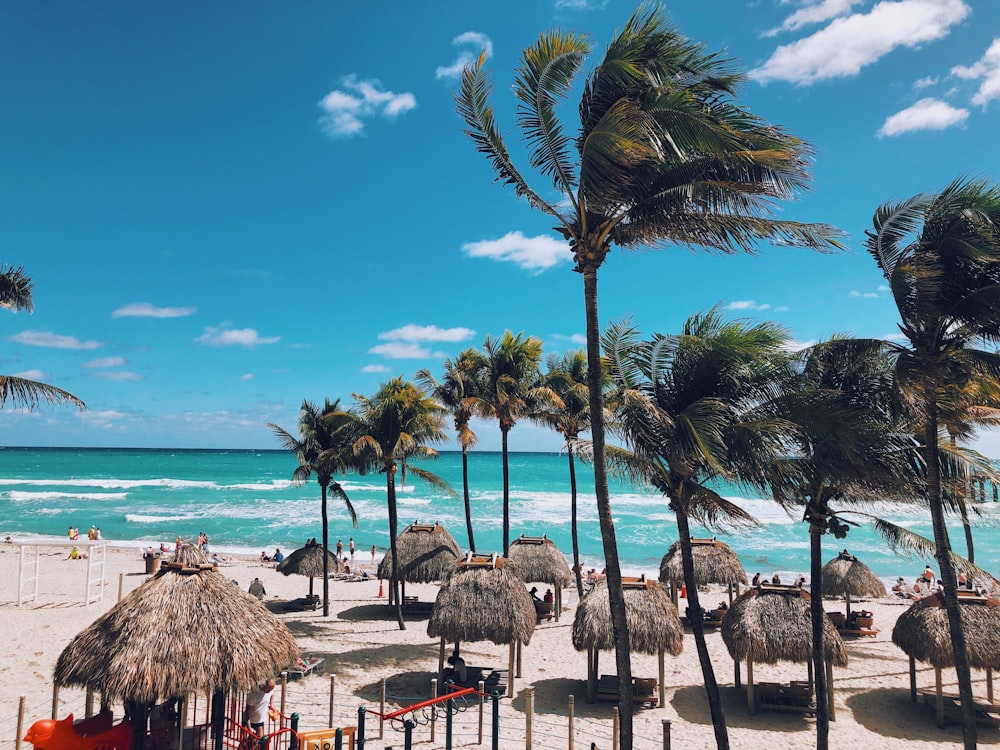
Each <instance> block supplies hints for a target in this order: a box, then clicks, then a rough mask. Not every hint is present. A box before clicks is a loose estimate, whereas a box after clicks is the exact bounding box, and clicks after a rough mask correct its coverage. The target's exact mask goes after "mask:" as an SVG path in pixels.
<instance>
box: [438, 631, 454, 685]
mask: <svg viewBox="0 0 1000 750" xmlns="http://www.w3.org/2000/svg"><path fill="white" fill-rule="evenodd" d="M455 647H456V648H458V641H455ZM438 679H439V680H442V681H443V680H444V636H443V635H442V636H441V647H440V648H439V649H438Z"/></svg>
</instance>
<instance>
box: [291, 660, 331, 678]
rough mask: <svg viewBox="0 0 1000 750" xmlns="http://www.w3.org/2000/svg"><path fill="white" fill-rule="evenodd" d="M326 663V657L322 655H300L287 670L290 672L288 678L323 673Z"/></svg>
mask: <svg viewBox="0 0 1000 750" xmlns="http://www.w3.org/2000/svg"><path fill="white" fill-rule="evenodd" d="M325 663H326V659H324V658H323V657H321V656H306V657H304V658H303V657H299V658H298V659H296V660H295V663H294V664H293V665H292V666H290V667H289V668H288V669H287V670H285V671H286V672H288V678H289V679H293V678H295V677H305V676H306V675H309V674H312V673H313V672H315V673H316V674H322V672H323V665H324V664H325Z"/></svg>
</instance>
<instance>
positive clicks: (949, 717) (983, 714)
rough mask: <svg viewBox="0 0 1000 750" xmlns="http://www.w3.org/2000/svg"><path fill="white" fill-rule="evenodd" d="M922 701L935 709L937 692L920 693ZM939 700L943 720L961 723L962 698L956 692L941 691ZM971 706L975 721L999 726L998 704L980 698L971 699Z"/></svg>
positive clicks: (999, 711) (999, 712)
mask: <svg viewBox="0 0 1000 750" xmlns="http://www.w3.org/2000/svg"><path fill="white" fill-rule="evenodd" d="M922 695H923V698H924V703H926V704H927V705H928V706H930V707H931V708H933V709H935V710H936V709H937V693H933V692H928V693H922ZM941 700H942V702H943V703H944V718H945V722H948V721H952V722H954V723H956V724H961V723H962V699H961V697H960V696H959V695H958V694H957V693H942V694H941ZM973 708H974V709H975V711H976V721H977V722H980V723H982V724H986V725H988V726H993V727H1000V704H997V703H989V702H987V701H984V700H982V699H975V700H973Z"/></svg>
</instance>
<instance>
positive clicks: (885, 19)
mask: <svg viewBox="0 0 1000 750" xmlns="http://www.w3.org/2000/svg"><path fill="white" fill-rule="evenodd" d="M970 12H971V11H970V8H969V6H968V5H967V4H966V3H965V2H963V0H883V1H882V2H880V3H877V4H876V5H875V6H874V7H873V8H872V9H871V10H870V11H869V12H868V13H855V14H853V15H850V16H847V17H846V18H837V19H836V20H834V21H832V22H831V23H830V24H829V25H828V26H826V27H825V28H823V29H821V30H819V31H817V32H816V33H815V34H813V35H811V36H808V37H806V38H804V39H800V40H799V41H797V42H793V43H792V44H786V45H783V46H781V47H778V49H776V50H775V51H774V53H773V54H772V55H771V57H770V58H769V59H768V60H767V61H766V62H765V63H764V64H763V65H761V66H760V67H759V68H756V69H754V70H752V71H750V77H751V78H754V79H756V80H758V81H760V82H761V83H766V82H767V81H791V82H792V83H797V84H800V85H806V84H810V83H814V82H816V81H821V80H824V79H826V78H838V77H845V76H854V75H857V74H858V72H859V71H860V70H861V68H863V67H864V66H866V65H870V64H872V63H874V62H876V61H877V60H879V59H880V58H882V57H883V56H885V55H887V54H888V53H889V52H891V51H892V50H894V49H896V48H897V47H916V46H919V45H920V44H923V43H924V42H930V41H933V40H935V39H940V38H942V37H944V36H947V34H948V33H949V31H950V30H951V27H952V26H954V25H955V24H957V23H958V22H959V21H962V20H963V19H965V18H966V17H967V16H968V15H969V13H970Z"/></svg>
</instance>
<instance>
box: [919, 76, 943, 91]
mask: <svg viewBox="0 0 1000 750" xmlns="http://www.w3.org/2000/svg"><path fill="white" fill-rule="evenodd" d="M937 82H938V79H937V78H935V77H934V76H927V77H925V78H921V79H919V80H916V81H914V82H913V88H914V89H916V90H917V91H920V89H925V88H927V87H928V86H933V85H934V84H935V83H937Z"/></svg>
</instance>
